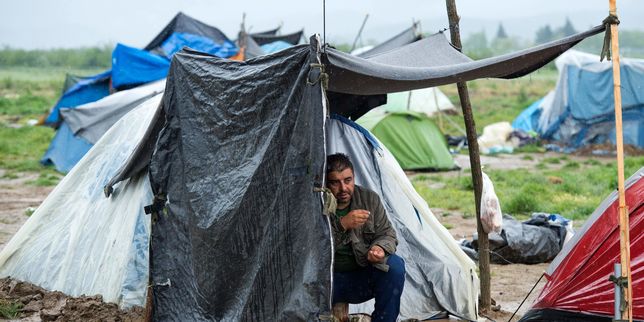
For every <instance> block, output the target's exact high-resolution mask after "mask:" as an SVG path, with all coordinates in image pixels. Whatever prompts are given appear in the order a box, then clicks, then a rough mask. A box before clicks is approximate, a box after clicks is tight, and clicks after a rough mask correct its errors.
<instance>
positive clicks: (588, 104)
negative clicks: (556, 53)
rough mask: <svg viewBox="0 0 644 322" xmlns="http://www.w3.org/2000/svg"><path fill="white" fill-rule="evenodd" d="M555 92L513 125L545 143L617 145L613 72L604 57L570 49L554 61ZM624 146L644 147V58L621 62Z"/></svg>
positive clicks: (566, 145) (573, 147) (571, 146)
mask: <svg viewBox="0 0 644 322" xmlns="http://www.w3.org/2000/svg"><path fill="white" fill-rule="evenodd" d="M555 62H556V65H557V69H558V70H559V79H558V81H557V85H556V87H555V89H554V90H553V91H552V92H551V93H549V94H548V95H546V97H544V98H543V99H542V100H540V101H537V102H535V103H534V104H532V105H531V106H529V107H528V108H527V109H526V110H525V111H524V112H523V113H522V114H521V115H519V117H517V119H516V120H515V121H514V126H515V127H517V128H519V129H522V130H524V131H530V130H534V131H536V132H537V133H539V135H540V136H541V137H542V138H543V139H546V140H552V141H554V142H557V143H559V144H561V145H563V146H564V147H566V148H570V149H576V148H580V147H583V146H586V145H588V144H602V143H606V142H610V143H612V144H613V145H614V144H615V112H614V109H613V106H614V100H613V86H612V82H613V73H612V65H611V63H610V62H607V61H605V62H600V61H599V56H596V55H591V54H586V53H582V52H579V51H574V50H572V51H569V52H567V53H565V54H563V55H561V57H559V58H557V60H556V61H555ZM620 74H621V78H622V84H621V86H622V107H623V114H622V119H623V120H622V121H623V132H624V143H625V144H631V145H633V146H636V147H639V148H644V94H643V93H642V91H641V90H640V88H639V87H640V84H642V83H643V82H644V60H643V59H629V58H620Z"/></svg>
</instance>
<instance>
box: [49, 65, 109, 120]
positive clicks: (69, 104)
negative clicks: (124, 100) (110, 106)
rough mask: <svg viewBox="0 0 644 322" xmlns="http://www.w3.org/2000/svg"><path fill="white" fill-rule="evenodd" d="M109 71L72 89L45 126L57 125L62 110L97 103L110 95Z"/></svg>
mask: <svg viewBox="0 0 644 322" xmlns="http://www.w3.org/2000/svg"><path fill="white" fill-rule="evenodd" d="M111 73H112V71H111V70H108V71H105V72H102V73H100V74H98V75H94V76H90V77H86V78H84V79H83V80H81V81H79V82H78V83H76V84H75V85H74V86H72V87H70V88H69V89H68V90H67V91H66V92H65V93H64V94H63V96H61V97H60V99H58V102H56V105H54V107H53V108H52V109H51V111H50V112H49V115H48V116H47V118H46V119H45V124H48V125H55V124H57V123H58V122H59V121H60V119H61V118H60V108H61V107H66V108H75V107H76V106H78V105H81V104H85V103H89V102H93V101H97V100H99V99H101V98H103V97H105V96H107V95H109V94H110V75H111Z"/></svg>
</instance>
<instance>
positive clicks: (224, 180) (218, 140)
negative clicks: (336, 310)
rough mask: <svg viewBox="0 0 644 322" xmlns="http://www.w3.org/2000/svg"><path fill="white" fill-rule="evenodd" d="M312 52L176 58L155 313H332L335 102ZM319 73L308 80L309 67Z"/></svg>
mask: <svg viewBox="0 0 644 322" xmlns="http://www.w3.org/2000/svg"><path fill="white" fill-rule="evenodd" d="M310 48H312V47H308V46H302V47H298V48H297V49H295V50H288V51H287V50H285V51H281V52H279V53H276V54H274V55H270V56H262V57H259V58H257V59H255V60H252V61H249V62H235V61H230V60H224V59H219V58H217V57H213V56H209V55H206V54H203V53H198V52H194V51H189V50H183V51H181V52H179V53H177V54H176V55H175V57H174V59H173V61H172V65H171V68H170V72H169V75H168V80H167V84H168V85H167V87H166V91H165V95H164V99H163V102H162V108H163V109H164V111H165V115H166V117H165V122H164V124H165V125H164V127H163V130H162V131H161V133H160V134H159V138H158V141H157V143H156V149H155V152H154V154H153V156H152V159H151V161H150V172H149V173H150V180H151V183H152V188H153V191H154V192H155V194H156V195H157V196H166V197H167V200H168V201H167V204H166V207H165V210H164V211H163V212H161V213H159V214H158V215H157V216H156V218H157V219H156V221H154V222H153V226H152V243H151V245H152V246H151V247H152V249H151V252H152V254H153V256H152V265H151V266H152V268H151V275H152V283H153V285H152V290H153V296H154V319H155V320H159V321H161V320H163V321H165V320H174V321H177V320H183V321H187V320H190V321H202V320H216V321H311V320H317V319H318V317H319V315H320V314H325V315H326V314H329V311H330V308H331V304H330V294H329V293H330V273H331V236H330V234H329V226H328V219H327V217H325V216H324V215H323V214H322V201H321V196H320V193H319V192H315V191H314V188H315V187H316V186H319V185H321V184H322V178H323V171H324V168H323V165H324V159H325V154H324V132H323V122H324V108H323V106H322V102H323V98H322V89H321V84H320V82H316V81H315V73H314V72H315V70H316V69H315V68H311V67H310V64H311V63H315V62H317V55H316V53H311V49H310ZM310 72H311V73H312V75H311V77H309V73H310Z"/></svg>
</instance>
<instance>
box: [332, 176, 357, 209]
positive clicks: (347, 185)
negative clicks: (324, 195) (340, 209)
mask: <svg viewBox="0 0 644 322" xmlns="http://www.w3.org/2000/svg"><path fill="white" fill-rule="evenodd" d="M354 186H355V184H354V182H353V170H351V169H350V168H346V169H344V170H342V171H330V172H329V173H328V174H327V187H328V188H329V189H330V190H331V192H332V193H333V195H334V196H335V199H337V200H338V205H340V206H342V205H348V204H349V202H350V201H351V196H353V188H354Z"/></svg>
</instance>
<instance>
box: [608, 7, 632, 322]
mask: <svg viewBox="0 0 644 322" xmlns="http://www.w3.org/2000/svg"><path fill="white" fill-rule="evenodd" d="M615 2H616V0H609V6H610V11H609V12H610V14H611V15H613V16H617V5H616V4H615ZM610 34H611V52H612V60H613V92H614V94H615V97H614V99H615V141H616V143H617V191H618V193H619V246H620V262H621V264H622V277H626V278H627V280H628V285H627V286H626V287H625V289H624V298H625V299H626V308H625V309H624V311H622V319H623V320H629V321H633V305H632V304H633V303H632V302H633V301H632V299H633V286H632V279H631V250H630V249H631V245H630V236H629V216H628V208H627V207H626V196H625V190H624V138H623V135H622V91H621V80H620V70H619V39H618V32H617V24H611V25H610Z"/></svg>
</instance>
